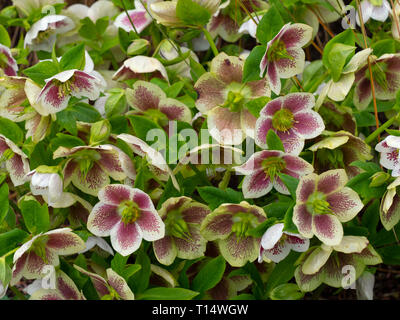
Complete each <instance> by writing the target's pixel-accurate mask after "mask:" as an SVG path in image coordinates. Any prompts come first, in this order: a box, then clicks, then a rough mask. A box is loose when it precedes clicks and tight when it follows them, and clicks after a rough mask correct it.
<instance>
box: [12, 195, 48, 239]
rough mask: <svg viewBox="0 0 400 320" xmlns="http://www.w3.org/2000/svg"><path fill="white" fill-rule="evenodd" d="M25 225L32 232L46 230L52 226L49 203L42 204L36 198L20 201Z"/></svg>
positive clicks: (36, 232)
mask: <svg viewBox="0 0 400 320" xmlns="http://www.w3.org/2000/svg"><path fill="white" fill-rule="evenodd" d="M19 207H20V209H21V213H22V216H23V218H24V222H25V225H26V227H27V229H28V230H29V232H30V233H32V234H38V233H41V232H46V231H47V230H49V227H50V218H49V210H48V208H47V204H46V203H44V204H43V205H40V203H39V202H37V201H36V200H28V201H22V202H20V203H19Z"/></svg>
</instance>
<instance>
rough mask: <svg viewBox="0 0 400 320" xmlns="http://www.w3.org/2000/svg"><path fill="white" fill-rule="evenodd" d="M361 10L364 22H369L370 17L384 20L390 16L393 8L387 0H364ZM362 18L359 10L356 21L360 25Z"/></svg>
mask: <svg viewBox="0 0 400 320" xmlns="http://www.w3.org/2000/svg"><path fill="white" fill-rule="evenodd" d="M360 10H361V15H362V19H363V22H364V23H367V22H368V21H369V19H373V20H377V21H381V22H384V21H386V19H387V18H388V17H389V13H390V12H391V11H392V8H391V7H390V4H389V2H388V1H387V0H364V1H362V2H361V5H360ZM360 20H361V19H360V16H359V14H358V12H357V14H356V21H357V24H358V25H359V26H361V21H360Z"/></svg>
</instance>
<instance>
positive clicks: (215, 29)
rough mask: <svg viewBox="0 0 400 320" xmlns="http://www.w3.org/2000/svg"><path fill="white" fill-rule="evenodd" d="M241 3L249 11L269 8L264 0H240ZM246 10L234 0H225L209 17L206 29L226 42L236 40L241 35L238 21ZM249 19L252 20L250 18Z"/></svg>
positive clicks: (244, 14)
mask: <svg viewBox="0 0 400 320" xmlns="http://www.w3.org/2000/svg"><path fill="white" fill-rule="evenodd" d="M242 4H243V6H245V7H246V11H247V12H249V13H253V12H256V11H260V10H265V9H268V8H269V5H268V4H267V3H266V2H265V1H260V0H245V1H242ZM246 11H245V10H244V9H243V8H242V7H241V6H239V5H238V4H237V3H236V2H235V1H231V0H227V1H225V2H223V3H222V4H221V5H220V6H219V8H218V11H217V12H215V13H214V15H213V16H212V17H211V20H210V22H209V23H208V25H207V29H208V31H210V33H211V35H212V36H213V38H215V37H216V36H217V35H219V36H220V37H221V38H222V39H224V40H225V41H227V42H236V41H237V40H238V39H239V38H240V37H241V36H242V34H241V32H242V31H241V30H240V29H239V24H238V22H240V21H242V20H243V19H244V18H245V17H246V16H247V13H246ZM256 19H257V18H256ZM250 20H251V21H252V19H250ZM253 23H254V22H253ZM240 28H241V27H240ZM254 38H255V37H254Z"/></svg>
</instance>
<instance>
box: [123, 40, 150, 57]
mask: <svg viewBox="0 0 400 320" xmlns="http://www.w3.org/2000/svg"><path fill="white" fill-rule="evenodd" d="M149 48H150V42H149V41H147V40H146V39H135V40H133V41H132V43H131V44H130V45H129V47H128V49H127V53H128V55H130V56H136V55H140V54H146V52H147V51H148V50H149Z"/></svg>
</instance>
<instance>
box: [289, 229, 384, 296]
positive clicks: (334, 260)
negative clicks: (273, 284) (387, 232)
mask: <svg viewBox="0 0 400 320" xmlns="http://www.w3.org/2000/svg"><path fill="white" fill-rule="evenodd" d="M381 262H382V259H381V257H380V256H379V254H378V253H377V252H376V251H375V250H374V248H373V247H372V246H371V245H370V244H369V242H368V239H367V238H365V237H358V236H357V237H356V236H344V237H343V239H342V241H341V242H340V243H339V244H338V245H335V246H327V245H325V244H322V245H321V246H320V247H313V248H310V250H309V251H308V252H307V253H306V254H305V256H304V257H303V260H302V261H301V262H300V265H299V266H298V267H297V269H296V271H295V279H296V283H297V284H298V286H299V287H300V289H301V290H302V291H306V292H308V291H313V290H315V289H316V288H317V287H319V286H320V285H321V284H322V283H325V284H327V285H328V286H331V287H335V288H340V287H344V286H348V287H350V286H351V285H352V284H353V283H354V282H355V281H356V279H358V278H359V277H360V276H361V274H362V273H363V271H364V270H365V267H366V266H368V265H376V264H379V263H381ZM345 267H347V268H348V267H352V268H353V270H354V273H352V274H353V275H354V277H346V278H345V277H344V276H345V275H346V274H345V273H343V272H344V270H346V269H345ZM347 271H348V270H347ZM347 271H346V272H347Z"/></svg>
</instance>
